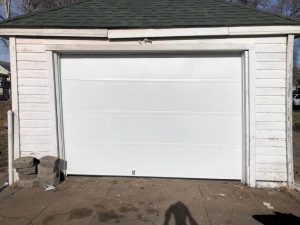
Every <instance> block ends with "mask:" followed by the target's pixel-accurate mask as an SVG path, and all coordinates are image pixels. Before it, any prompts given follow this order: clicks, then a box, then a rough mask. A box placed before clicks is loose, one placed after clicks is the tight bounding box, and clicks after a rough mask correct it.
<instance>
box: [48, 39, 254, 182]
mask: <svg viewBox="0 0 300 225" xmlns="http://www.w3.org/2000/svg"><path fill="white" fill-rule="evenodd" d="M47 51H49V52H53V51H54V52H57V53H76V54H87V53H90V54H96V53H111V54H114V53H120V52H121V53H128V54H130V53H135V52H139V53H143V52H147V53H151V52H162V53H163V52H196V51H198V52H204V53H207V52H221V53H222V52H225V53H226V52H241V53H242V52H245V51H248V52H249V57H248V58H249V59H247V60H246V61H248V62H247V63H246V64H245V66H246V67H248V68H249V69H248V70H247V72H248V74H244V75H246V77H245V79H247V81H245V82H248V83H247V84H246V85H247V89H248V90H246V93H245V95H247V96H245V99H248V102H249V103H248V104H249V105H247V106H246V107H245V109H246V110H249V112H248V115H249V119H248V118H246V120H248V122H246V123H245V127H244V129H246V131H245V132H244V133H243V135H249V134H250V139H249V141H248V142H249V147H244V149H243V151H248V152H249V154H248V153H247V152H246V154H244V155H245V157H246V159H244V161H245V162H246V164H248V163H249V166H250V168H251V169H250V172H249V173H248V172H245V173H244V174H243V175H244V177H243V178H242V181H243V182H244V181H246V182H247V183H248V184H249V185H250V186H252V187H254V186H255V164H256V162H255V106H254V104H255V92H254V90H255V74H254V71H255V64H254V63H255V45H254V44H228V43H223V44H211V43H203V44H177V45H176V44H165V45H161V44H157V45H154V44H153V45H152V44H147V45H140V44H138V43H135V44H115V45H109V46H108V45H76V46H74V45H49V46H47ZM57 61H58V62H57V63H56V65H55V69H54V71H55V86H56V104H57V105H56V107H57V121H58V138H59V152H60V157H61V159H62V160H63V161H64V162H65V152H64V137H63V114H62V104H61V84H60V74H59V73H60V65H59V56H57ZM54 63H55V62H54ZM243 86H245V84H243ZM243 103H244V104H247V100H244V101H243ZM244 116H247V115H245V113H244ZM245 139H247V137H243V140H245ZM246 144H247V143H246ZM245 148H246V149H245ZM247 148H250V149H249V150H247ZM251 148H252V149H251ZM248 157H249V158H248ZM243 166H244V167H246V165H243ZM249 166H248V167H249ZM245 169H246V170H247V168H244V169H243V170H245ZM247 171H248V170H247ZM65 172H66V171H65ZM245 176H246V177H245Z"/></svg>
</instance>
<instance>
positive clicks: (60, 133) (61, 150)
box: [47, 51, 67, 176]
mask: <svg viewBox="0 0 300 225" xmlns="http://www.w3.org/2000/svg"><path fill="white" fill-rule="evenodd" d="M47 54H51V55H52V56H53V57H52V66H53V68H54V69H53V74H52V76H53V81H54V84H55V85H54V86H55V90H54V95H55V102H54V104H55V105H56V112H55V122H56V128H57V129H56V130H55V132H56V138H57V140H56V142H57V145H58V146H57V151H58V152H57V154H58V157H59V158H60V159H61V162H60V169H61V171H62V172H63V173H64V174H65V176H67V162H66V160H65V159H66V156H65V147H64V146H65V142H64V140H65V139H64V129H63V128H64V125H63V113H62V110H63V109H62V96H61V79H60V56H59V54H58V53H56V52H52V51H49V52H48V53H47Z"/></svg>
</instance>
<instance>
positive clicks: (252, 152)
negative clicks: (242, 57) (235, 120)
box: [248, 49, 256, 187]
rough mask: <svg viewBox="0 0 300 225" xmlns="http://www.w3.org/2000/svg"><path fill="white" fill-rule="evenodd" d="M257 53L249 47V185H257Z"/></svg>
mask: <svg viewBox="0 0 300 225" xmlns="http://www.w3.org/2000/svg"><path fill="white" fill-rule="evenodd" d="M255 57H256V54H255V50H254V49H249V65H248V68H249V75H248V79H249V80H248V85H249V92H248V98H249V126H248V129H249V139H250V140H249V145H250V147H249V159H248V160H249V166H250V171H249V172H250V174H249V186H250V187H255V186H256V132H255V131H256V124H255V123H256V118H255V117H256V113H255V112H256V108H255V78H256V76H255V71H256V70H255V62H256V58H255Z"/></svg>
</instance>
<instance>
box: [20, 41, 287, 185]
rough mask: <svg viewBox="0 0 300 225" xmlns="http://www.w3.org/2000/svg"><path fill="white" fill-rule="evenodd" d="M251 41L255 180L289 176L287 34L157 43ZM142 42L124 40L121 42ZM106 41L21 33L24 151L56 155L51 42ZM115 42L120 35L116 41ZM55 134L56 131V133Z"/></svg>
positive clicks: (162, 42)
mask: <svg viewBox="0 0 300 225" xmlns="http://www.w3.org/2000/svg"><path fill="white" fill-rule="evenodd" d="M224 42H225V43H233V44H235V43H248V44H254V45H255V47H256V48H255V49H256V50H255V51H256V52H255V60H256V61H255V86H256V89H255V93H256V97H255V103H256V106H255V112H256V124H255V127H256V132H255V133H256V159H255V160H256V169H255V170H256V180H257V181H260V184H262V183H264V181H267V182H269V183H270V182H273V181H284V182H286V180H287V166H286V165H287V164H286V163H287V162H286V102H285V101H286V100H285V92H286V55H287V53H286V44H287V38H286V37H260V38H259V37H256V38H224V39H221V38H217V39H192V40H191V39H189V40H183V39H181V40H160V41H153V44H156V43H157V44H180V43H182V44H183V43H186V44H192V43H224ZM123 43H125V44H129V43H132V44H137V43H138V42H137V41H123V42H120V43H119V44H123ZM53 44H61V45H77V44H78V45H85V44H87V45H90V44H98V45H99V44H105V45H109V42H108V41H102V40H96V39H95V40H79V39H77V40H76V39H74V40H71V39H68V40H66V39H45V38H43V39H36V38H34V39H30V38H17V47H16V49H17V67H18V82H19V108H20V135H21V137H20V147H21V154H22V155H30V154H31V155H35V156H37V157H39V156H42V155H45V154H51V155H57V149H54V147H53V146H55V145H54V144H53V143H52V142H53V141H52V140H53V138H55V137H53V134H54V132H53V129H55V128H54V127H53V124H54V123H53V120H54V118H53V116H51V115H53V110H54V109H52V108H51V107H50V106H51V105H53V102H50V101H53V99H51V95H50V93H49V87H50V86H51V85H50V84H49V79H48V73H47V54H46V50H45V49H46V46H47V45H53ZM114 44H116V41H115V42H114ZM51 135H52V136H51Z"/></svg>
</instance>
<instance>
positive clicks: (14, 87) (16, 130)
mask: <svg viewBox="0 0 300 225" xmlns="http://www.w3.org/2000/svg"><path fill="white" fill-rule="evenodd" d="M9 50H10V51H9V52H10V68H11V97H12V98H11V100H12V111H13V113H14V120H13V124H14V125H13V156H14V159H17V158H19V157H20V156H21V153H20V125H19V124H20V118H19V93H18V90H19V89H18V68H17V50H16V38H15V37H10V38H9ZM13 178H14V181H17V179H18V176H17V173H16V171H15V170H14V175H13Z"/></svg>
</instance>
